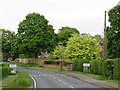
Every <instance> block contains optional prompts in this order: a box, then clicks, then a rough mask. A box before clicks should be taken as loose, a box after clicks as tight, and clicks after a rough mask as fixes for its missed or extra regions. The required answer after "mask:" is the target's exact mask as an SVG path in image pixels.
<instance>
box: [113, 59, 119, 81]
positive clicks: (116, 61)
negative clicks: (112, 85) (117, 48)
mask: <svg viewBox="0 0 120 90" xmlns="http://www.w3.org/2000/svg"><path fill="white" fill-rule="evenodd" d="M113 71H114V74H113V78H114V79H116V80H120V58H118V59H116V60H115V61H114V70H113Z"/></svg>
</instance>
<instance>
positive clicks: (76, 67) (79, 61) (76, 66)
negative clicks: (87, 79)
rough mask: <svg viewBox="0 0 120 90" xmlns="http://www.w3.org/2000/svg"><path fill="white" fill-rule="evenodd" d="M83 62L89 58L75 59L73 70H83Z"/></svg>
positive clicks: (86, 61)
mask: <svg viewBox="0 0 120 90" xmlns="http://www.w3.org/2000/svg"><path fill="white" fill-rule="evenodd" d="M83 63H89V60H83V59H76V60H75V61H74V63H73V71H81V72H83Z"/></svg>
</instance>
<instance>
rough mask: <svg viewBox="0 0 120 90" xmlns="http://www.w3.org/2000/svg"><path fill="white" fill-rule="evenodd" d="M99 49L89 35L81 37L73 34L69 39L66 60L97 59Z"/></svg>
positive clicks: (97, 44)
mask: <svg viewBox="0 0 120 90" xmlns="http://www.w3.org/2000/svg"><path fill="white" fill-rule="evenodd" d="M100 50H101V47H100V45H99V43H98V42H97V40H96V39H94V38H93V37H92V36H90V35H89V34H87V35H84V36H81V35H79V34H73V37H71V38H69V41H68V42H67V47H66V51H65V55H66V57H67V58H69V59H72V60H75V58H80V59H87V60H92V59H99V58H100V55H99V51H100Z"/></svg>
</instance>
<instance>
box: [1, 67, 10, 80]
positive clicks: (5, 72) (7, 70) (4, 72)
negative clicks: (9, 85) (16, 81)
mask: <svg viewBox="0 0 120 90" xmlns="http://www.w3.org/2000/svg"><path fill="white" fill-rule="evenodd" d="M8 75H9V68H8V67H2V79H4V78H5V77H7V76H8Z"/></svg>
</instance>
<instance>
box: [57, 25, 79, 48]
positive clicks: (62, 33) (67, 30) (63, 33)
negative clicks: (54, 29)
mask: <svg viewBox="0 0 120 90" xmlns="http://www.w3.org/2000/svg"><path fill="white" fill-rule="evenodd" d="M74 33H78V34H79V31H78V30H77V29H76V28H71V27H62V28H61V29H59V33H58V38H59V42H62V43H63V46H66V43H67V41H68V39H69V38H70V37H71V36H72V34H74Z"/></svg>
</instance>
